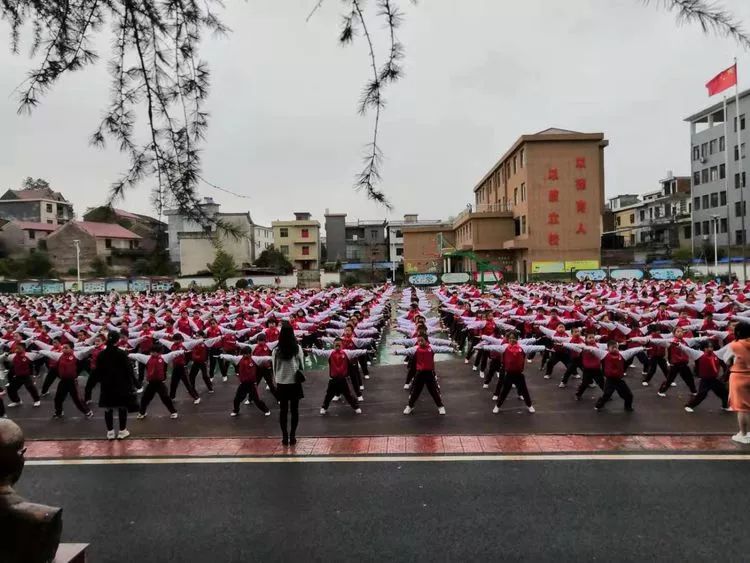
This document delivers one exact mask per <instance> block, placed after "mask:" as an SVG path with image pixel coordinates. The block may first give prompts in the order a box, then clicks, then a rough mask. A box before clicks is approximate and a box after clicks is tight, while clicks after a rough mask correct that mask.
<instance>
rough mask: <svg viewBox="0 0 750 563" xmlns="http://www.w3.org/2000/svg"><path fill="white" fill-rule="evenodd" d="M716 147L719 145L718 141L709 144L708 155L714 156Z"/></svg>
mask: <svg viewBox="0 0 750 563" xmlns="http://www.w3.org/2000/svg"><path fill="white" fill-rule="evenodd" d="M716 145H717V140H716V139H714V140H713V141H709V142H708V154H714V153H715V152H716Z"/></svg>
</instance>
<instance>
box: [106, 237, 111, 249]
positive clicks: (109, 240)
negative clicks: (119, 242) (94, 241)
mask: <svg viewBox="0 0 750 563" xmlns="http://www.w3.org/2000/svg"><path fill="white" fill-rule="evenodd" d="M104 248H112V239H111V238H105V239H104Z"/></svg>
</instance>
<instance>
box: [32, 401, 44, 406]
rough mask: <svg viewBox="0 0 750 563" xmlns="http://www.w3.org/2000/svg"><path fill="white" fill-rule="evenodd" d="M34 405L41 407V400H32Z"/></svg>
mask: <svg viewBox="0 0 750 563" xmlns="http://www.w3.org/2000/svg"><path fill="white" fill-rule="evenodd" d="M34 406H35V407H41V406H42V402H41V401H34Z"/></svg>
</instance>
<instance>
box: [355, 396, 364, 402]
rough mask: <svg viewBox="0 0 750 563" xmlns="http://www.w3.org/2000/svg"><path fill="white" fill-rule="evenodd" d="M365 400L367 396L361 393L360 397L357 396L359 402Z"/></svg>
mask: <svg viewBox="0 0 750 563" xmlns="http://www.w3.org/2000/svg"><path fill="white" fill-rule="evenodd" d="M364 400H365V398H364V397H363V396H362V395H360V396H359V397H357V402H359V403H361V402H362V401H364Z"/></svg>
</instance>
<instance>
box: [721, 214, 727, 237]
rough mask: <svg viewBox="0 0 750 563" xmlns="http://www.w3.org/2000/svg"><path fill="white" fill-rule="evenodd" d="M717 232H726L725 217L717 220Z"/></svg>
mask: <svg viewBox="0 0 750 563" xmlns="http://www.w3.org/2000/svg"><path fill="white" fill-rule="evenodd" d="M719 232H720V233H725V234H726V232H727V220H726V218H724V219H721V220H719Z"/></svg>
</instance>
